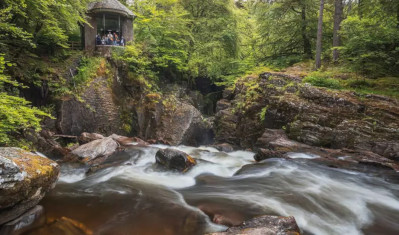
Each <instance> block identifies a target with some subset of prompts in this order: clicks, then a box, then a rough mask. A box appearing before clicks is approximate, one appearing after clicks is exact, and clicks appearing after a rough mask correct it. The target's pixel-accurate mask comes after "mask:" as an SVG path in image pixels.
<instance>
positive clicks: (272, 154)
mask: <svg viewBox="0 0 399 235" xmlns="http://www.w3.org/2000/svg"><path fill="white" fill-rule="evenodd" d="M282 156H283V153H282V152H279V151H273V150H270V149H262V148H261V149H259V150H258V151H257V152H256V154H255V156H254V159H255V161H257V162H259V161H262V160H265V159H269V158H281V157H282Z"/></svg>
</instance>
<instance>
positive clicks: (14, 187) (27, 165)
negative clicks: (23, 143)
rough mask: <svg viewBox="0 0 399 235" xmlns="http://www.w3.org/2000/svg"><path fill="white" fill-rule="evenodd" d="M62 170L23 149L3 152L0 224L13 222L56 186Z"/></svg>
mask: <svg viewBox="0 0 399 235" xmlns="http://www.w3.org/2000/svg"><path fill="white" fill-rule="evenodd" d="M58 175H59V166H58V164H57V163H55V162H54V161H52V160H50V159H48V158H46V157H44V156H40V155H37V154H33V153H31V152H28V151H25V150H22V149H19V148H0V224H3V223H6V222H8V221H11V220H13V219H15V218H17V217H18V216H20V215H22V214H23V213H24V212H26V211H27V210H29V209H30V208H32V207H34V206H36V205H37V204H38V203H39V201H40V200H41V199H42V198H43V197H44V195H45V193H46V192H48V191H49V190H50V189H52V188H53V187H54V186H55V183H56V181H57V179H58Z"/></svg>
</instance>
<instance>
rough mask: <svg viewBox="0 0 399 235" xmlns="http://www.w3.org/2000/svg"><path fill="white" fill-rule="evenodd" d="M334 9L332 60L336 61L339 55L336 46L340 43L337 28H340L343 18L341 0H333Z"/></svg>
mask: <svg viewBox="0 0 399 235" xmlns="http://www.w3.org/2000/svg"><path fill="white" fill-rule="evenodd" d="M334 3H335V10H334V30H333V47H334V48H333V61H334V62H337V61H338V57H339V52H338V49H337V48H336V47H339V46H340V45H341V38H340V35H339V30H340V28H341V22H342V18H343V3H342V0H335V1H334Z"/></svg>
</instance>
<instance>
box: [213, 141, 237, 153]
mask: <svg viewBox="0 0 399 235" xmlns="http://www.w3.org/2000/svg"><path fill="white" fill-rule="evenodd" d="M211 147H214V148H215V149H217V150H219V151H223V152H226V153H230V152H233V151H234V148H233V146H232V145H231V144H228V143H222V144H216V145H212V146H211Z"/></svg>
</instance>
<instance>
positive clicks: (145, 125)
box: [132, 94, 213, 146]
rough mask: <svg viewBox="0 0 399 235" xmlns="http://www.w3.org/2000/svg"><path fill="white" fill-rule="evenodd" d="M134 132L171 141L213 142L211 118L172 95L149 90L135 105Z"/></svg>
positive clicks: (146, 138) (192, 143)
mask: <svg viewBox="0 0 399 235" xmlns="http://www.w3.org/2000/svg"><path fill="white" fill-rule="evenodd" d="M134 119H135V120H137V122H134V124H133V126H132V127H133V132H132V133H133V134H135V135H136V136H138V137H140V138H142V139H145V140H151V139H154V140H163V141H164V142H166V143H169V144H171V145H179V144H185V145H192V146H199V145H207V144H211V143H212V142H213V131H212V120H209V119H206V118H204V117H203V116H202V114H201V112H200V111H199V110H198V109H196V108H195V107H194V106H193V105H191V104H188V103H187V102H186V101H184V100H180V99H178V98H176V97H175V96H174V95H169V96H167V95H164V96H161V95H159V94H148V95H147V96H146V97H145V98H144V99H140V102H139V103H138V104H137V105H136V106H135V110H134Z"/></svg>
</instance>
